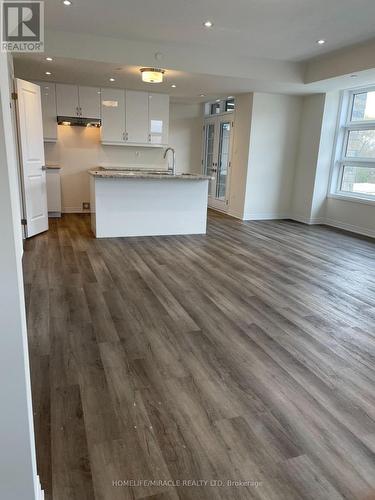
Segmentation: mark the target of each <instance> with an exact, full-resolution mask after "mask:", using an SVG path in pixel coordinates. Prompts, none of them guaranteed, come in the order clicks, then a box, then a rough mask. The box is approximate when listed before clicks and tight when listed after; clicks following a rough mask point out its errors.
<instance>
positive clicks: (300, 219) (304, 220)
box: [289, 214, 325, 226]
mask: <svg viewBox="0 0 375 500" xmlns="http://www.w3.org/2000/svg"><path fill="white" fill-rule="evenodd" d="M289 219H292V220H295V221H297V222H302V223H303V224H308V225H309V226H311V225H314V224H324V221H325V219H324V218H323V217H319V218H315V219H310V218H308V217H303V216H301V215H290V214H289Z"/></svg>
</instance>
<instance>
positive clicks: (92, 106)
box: [56, 83, 100, 119]
mask: <svg viewBox="0 0 375 500" xmlns="http://www.w3.org/2000/svg"><path fill="white" fill-rule="evenodd" d="M56 102H57V116H82V117H84V118H96V119H98V118H100V89H99V88H96V87H78V86H77V85H68V84H65V83H57V84H56Z"/></svg>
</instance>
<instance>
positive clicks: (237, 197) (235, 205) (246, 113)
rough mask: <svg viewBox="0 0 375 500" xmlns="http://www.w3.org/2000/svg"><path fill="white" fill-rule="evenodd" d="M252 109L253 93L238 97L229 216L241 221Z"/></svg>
mask: <svg viewBox="0 0 375 500" xmlns="http://www.w3.org/2000/svg"><path fill="white" fill-rule="evenodd" d="M252 109H253V94H252V93H250V94H240V95H238V96H236V111H235V114H234V129H233V134H234V135H233V145H232V160H231V172H230V184H229V196H228V199H229V206H228V214H229V215H232V216H233V217H237V218H239V219H242V218H243V216H244V210H245V198H246V182H247V173H248V166H249V148H250V132H251V114H252Z"/></svg>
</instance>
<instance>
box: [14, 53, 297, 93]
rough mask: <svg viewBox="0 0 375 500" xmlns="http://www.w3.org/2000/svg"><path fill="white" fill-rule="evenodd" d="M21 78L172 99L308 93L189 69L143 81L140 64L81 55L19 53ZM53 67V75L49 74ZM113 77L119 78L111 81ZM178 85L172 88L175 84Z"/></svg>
mask: <svg viewBox="0 0 375 500" xmlns="http://www.w3.org/2000/svg"><path fill="white" fill-rule="evenodd" d="M14 65H15V73H16V76H17V77H19V78H23V79H26V80H33V81H46V82H51V81H54V82H64V83H72V84H80V85H89V86H97V87H114V88H126V89H129V90H144V91H152V92H160V93H165V94H169V95H170V96H171V99H172V101H175V102H178V101H184V102H200V101H207V100H210V99H216V98H219V97H228V96H229V95H233V94H239V93H243V92H249V91H262V92H267V91H269V92H274V91H275V90H277V91H279V92H283V93H284V92H285V93H306V90H305V89H304V86H302V85H294V86H293V85H291V84H290V83H288V84H284V85H283V84H281V83H280V84H278V86H276V85H275V82H269V83H267V82H266V81H261V80H259V81H257V80H254V79H249V78H237V77H228V76H213V75H206V74H200V73H189V72H185V71H176V70H170V69H168V70H166V72H165V76H164V82H163V83H162V84H147V83H144V82H142V80H141V73H140V71H139V70H140V66H129V65H121V66H119V65H116V64H109V63H104V62H97V61H88V60H80V59H68V58H54V60H53V62H52V63H49V62H46V61H45V57H44V56H41V55H28V56H18V57H15V59H14ZM47 70H50V71H51V72H52V73H53V75H51V76H47V75H45V71H47ZM109 78H115V82H110V81H109ZM172 84H174V85H176V88H172V87H171V85H172ZM202 93H203V94H204V96H203V97H201V94H202Z"/></svg>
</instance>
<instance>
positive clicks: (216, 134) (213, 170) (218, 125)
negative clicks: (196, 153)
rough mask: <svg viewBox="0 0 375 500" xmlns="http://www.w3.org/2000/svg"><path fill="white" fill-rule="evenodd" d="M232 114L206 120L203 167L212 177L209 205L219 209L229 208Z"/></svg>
mask: <svg viewBox="0 0 375 500" xmlns="http://www.w3.org/2000/svg"><path fill="white" fill-rule="evenodd" d="M232 123H233V117H232V116H231V115H225V116H217V117H212V118H208V119H206V120H205V126H204V157H203V167H204V172H205V174H206V175H209V176H210V177H211V180H210V183H209V189H208V205H209V206H210V207H212V208H217V209H218V210H222V211H226V209H227V192H228V183H229V167H230V153H231V139H232Z"/></svg>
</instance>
